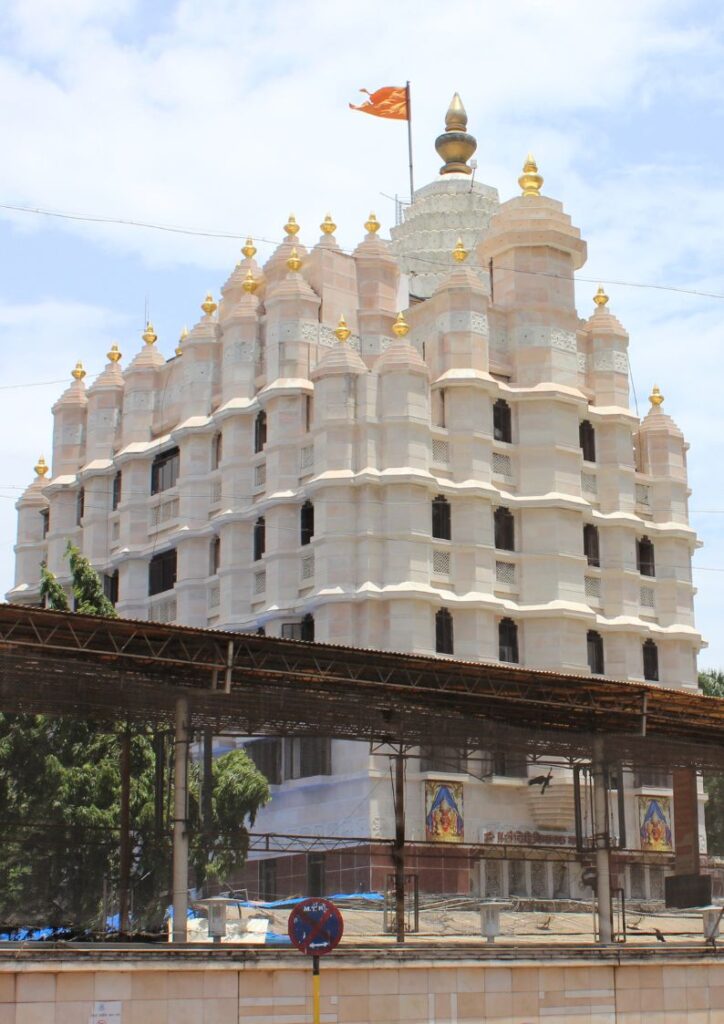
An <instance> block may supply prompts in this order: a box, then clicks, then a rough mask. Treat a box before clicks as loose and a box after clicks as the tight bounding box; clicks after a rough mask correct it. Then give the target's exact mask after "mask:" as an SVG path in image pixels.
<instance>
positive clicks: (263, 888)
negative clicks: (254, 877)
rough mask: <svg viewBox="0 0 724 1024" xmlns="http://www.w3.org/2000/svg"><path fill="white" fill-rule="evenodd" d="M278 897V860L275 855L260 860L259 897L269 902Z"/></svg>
mask: <svg viewBox="0 0 724 1024" xmlns="http://www.w3.org/2000/svg"><path fill="white" fill-rule="evenodd" d="M276 898H277V862H276V858H274V857H267V858H266V859H265V860H260V861H259V899H260V900H263V901H264V902H265V903H268V902H270V901H272V900H275V899H276Z"/></svg>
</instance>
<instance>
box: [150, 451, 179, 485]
mask: <svg viewBox="0 0 724 1024" xmlns="http://www.w3.org/2000/svg"><path fill="white" fill-rule="evenodd" d="M180 462H181V456H180V454H179V450H178V448H169V449H168V451H165V452H161V454H160V455H157V456H156V457H155V459H154V460H153V462H152V463H151V494H160V493H161V492H162V491H168V490H169V489H170V488H171V487H175V486H176V481H177V480H178V473H179V465H180Z"/></svg>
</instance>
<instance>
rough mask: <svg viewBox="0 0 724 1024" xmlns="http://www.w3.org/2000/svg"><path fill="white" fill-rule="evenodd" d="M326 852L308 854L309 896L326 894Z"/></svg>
mask: <svg viewBox="0 0 724 1024" xmlns="http://www.w3.org/2000/svg"><path fill="white" fill-rule="evenodd" d="M324 890H325V881H324V854H323V853H308V854H307V896H317V897H322V896H324Z"/></svg>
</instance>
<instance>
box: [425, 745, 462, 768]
mask: <svg viewBox="0 0 724 1024" xmlns="http://www.w3.org/2000/svg"><path fill="white" fill-rule="evenodd" d="M467 767H468V755H467V751H466V750H465V748H464V747H437V746H436V747H420V771H421V772H457V773H458V774H459V773H465V772H466V771H467Z"/></svg>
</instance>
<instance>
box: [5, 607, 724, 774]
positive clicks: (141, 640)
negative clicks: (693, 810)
mask: <svg viewBox="0 0 724 1024" xmlns="http://www.w3.org/2000/svg"><path fill="white" fill-rule="evenodd" d="M180 694H185V695H186V696H188V697H189V704H190V715H191V720H192V724H193V725H194V726H201V725H208V726H212V727H213V728H214V729H216V730H217V731H225V732H229V731H234V732H238V733H240V734H247V735H250V734H257V735H258V734H267V735H286V734H297V735H299V734H302V733H307V734H313V735H325V736H331V737H335V738H338V739H357V740H366V741H371V742H375V743H405V744H411V745H417V744H421V743H422V744H432V745H444V744H460V745H465V746H467V747H468V748H470V749H485V750H490V751H498V750H510V749H511V748H513V749H516V750H519V751H521V752H522V751H527V752H528V753H531V754H548V755H556V756H562V757H573V758H585V759H586V760H587V759H588V758H589V756H590V751H591V745H592V734H594V733H596V734H598V735H603V736H604V737H605V744H606V749H607V753H608V757H609V759H610V760H620V761H622V762H624V763H627V764H636V765H661V766H663V765H666V766H677V765H678V766H682V767H683V766H692V767H697V768H708V769H716V770H724V700H719V699H717V698H712V697H703V696H701V695H699V694H698V693H691V692H690V691H684V690H676V689H669V688H665V687H661V686H656V685H652V684H650V683H634V682H629V681H625V680H616V679H607V678H604V677H600V676H597V677H594V676H590V675H585V676H584V675H581V676H579V675H571V674H567V673H557V672H550V671H543V670H539V669H529V668H523V667H520V666H515V665H506V664H500V663H492V664H491V663H480V662H463V661H454V660H452V659H448V658H440V657H432V656H424V655H411V654H397V653H388V652H385V651H372V650H364V649H358V648H353V647H343V646H336V645H332V644H321V643H305V642H301V641H297V640H284V639H279V638H276V637H264V636H258V635H256V634H247V633H230V632H221V631H217V630H210V629H195V628H191V627H187V626H176V625H165V624H159V623H153V622H140V621H135V620H128V619H104V618H100V617H95V616H85V615H78V614H75V613H68V612H53V611H47V610H44V609H40V608H29V607H24V606H15V605H0V710H2V711H6V712H32V713H44V714H49V715H78V716H81V717H84V718H93V719H96V720H99V721H101V722H112V721H116V720H118V719H130V720H135V721H138V722H163V721H170V720H171V719H172V716H173V711H174V705H175V701H176V698H177V697H178V696H179V695H180Z"/></svg>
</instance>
